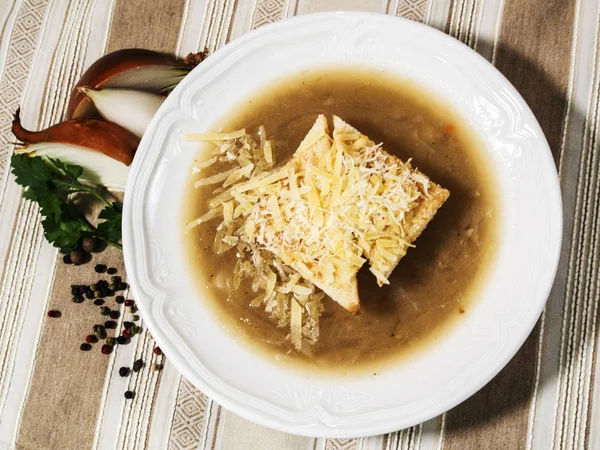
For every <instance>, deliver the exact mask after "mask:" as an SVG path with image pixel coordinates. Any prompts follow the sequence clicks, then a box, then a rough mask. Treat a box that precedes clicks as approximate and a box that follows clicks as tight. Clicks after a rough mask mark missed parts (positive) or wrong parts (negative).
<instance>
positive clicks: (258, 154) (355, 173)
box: [188, 118, 429, 349]
mask: <svg viewBox="0 0 600 450" xmlns="http://www.w3.org/2000/svg"><path fill="white" fill-rule="evenodd" d="M322 120H325V119H324V118H322ZM336 120H339V121H340V122H342V121H341V119H339V118H336ZM317 123H318V122H317ZM342 123H343V122H342ZM344 125H345V124H344ZM313 128H314V127H313ZM264 134H265V133H264V129H261V131H260V132H259V142H258V143H257V142H255V141H254V140H253V139H252V138H251V137H250V136H249V135H248V134H246V133H245V132H244V131H243V130H241V131H240V132H234V133H228V134H218V133H217V134H215V133H210V134H203V135H194V136H193V138H194V139H201V140H211V141H213V142H215V143H217V149H216V150H215V152H213V155H211V158H210V159H209V160H208V161H207V162H206V163H205V164H204V165H203V166H199V167H197V168H196V170H197V171H198V172H201V171H202V170H203V169H204V166H208V165H212V164H214V163H216V162H219V161H220V162H223V161H230V162H231V163H232V165H233V167H232V168H229V169H228V170H225V171H223V172H221V173H218V174H214V175H211V176H209V177H205V178H201V179H200V180H198V182H197V183H196V185H197V186H198V187H201V186H206V185H209V184H211V185H212V184H218V185H219V187H218V188H217V189H216V190H215V191H214V194H215V197H214V198H213V199H212V200H211V202H210V206H211V208H213V209H211V211H209V212H207V213H206V214H205V215H204V216H202V217H200V218H198V219H196V220H194V221H192V222H191V223H190V224H189V225H188V228H189V229H191V228H193V227H195V226H197V225H199V224H200V223H203V222H205V221H207V220H211V219H214V218H217V217H220V218H222V221H221V223H220V224H219V226H218V227H217V233H216V237H215V250H216V251H217V252H219V253H220V252H223V251H227V250H229V249H232V248H236V249H237V251H238V258H239V259H238V262H237V265H236V269H235V276H234V286H235V287H237V286H239V283H240V282H241V281H240V280H241V279H242V278H244V277H246V278H247V277H250V278H252V279H253V280H254V281H253V290H254V291H255V292H259V291H260V295H259V296H258V297H257V298H256V299H255V300H254V301H253V302H252V305H253V306H260V305H264V307H265V309H266V311H267V312H269V314H270V315H271V316H272V317H273V318H275V319H277V321H278V324H279V326H290V328H291V331H290V339H291V341H292V342H293V344H294V345H295V347H296V348H297V349H300V348H301V347H302V341H303V340H306V341H308V342H312V343H314V342H316V339H317V338H318V318H319V315H320V313H321V311H322V305H321V299H322V298H323V295H324V294H323V293H322V292H320V291H318V289H316V288H315V284H313V282H314V283H316V284H317V285H319V286H331V285H336V286H344V285H348V284H350V283H352V282H353V283H356V273H357V271H358V269H359V268H360V267H361V266H362V265H363V264H364V263H365V262H366V261H367V260H368V261H369V265H370V271H371V272H372V273H373V274H374V275H375V277H376V278H377V281H378V283H379V285H383V284H388V283H389V281H388V276H389V274H390V273H391V271H392V270H393V269H394V267H395V266H396V264H397V263H398V261H399V260H400V258H401V257H402V256H404V254H405V253H406V249H407V247H409V246H411V244H410V242H408V241H407V240H406V236H407V233H406V231H405V228H406V223H407V221H410V220H411V217H412V214H413V213H412V210H413V209H414V208H415V207H416V206H417V205H418V204H419V202H421V201H422V200H423V197H427V196H428V192H427V188H428V183H429V179H428V178H427V177H425V176H424V175H422V174H420V173H419V172H418V171H415V170H413V169H412V168H411V164H410V161H408V162H406V163H403V162H402V161H400V160H399V159H398V158H395V157H393V156H391V155H390V154H388V153H387V152H385V151H384V150H383V149H382V148H381V146H380V145H375V144H374V143H373V142H372V141H370V140H369V139H368V138H367V137H366V136H364V135H362V134H360V133H359V132H358V131H356V130H355V129H353V128H351V127H350V126H346V127H342V129H339V128H338V127H337V126H336V129H335V131H334V133H333V139H332V138H331V137H330V136H329V135H328V134H327V133H326V125H325V126H324V128H323V132H322V133H321V134H320V135H317V136H315V139H313V140H312V142H310V143H306V144H305V145H304V146H303V147H301V148H300V149H298V150H297V151H296V153H295V154H294V156H293V157H292V159H291V161H290V162H288V163H287V164H286V165H284V166H283V167H281V168H280V169H277V170H272V167H273V165H274V156H273V152H272V147H271V144H270V143H269V141H267V140H266V138H265V136H264ZM309 280H310V281H309ZM311 281H313V282H311Z"/></svg>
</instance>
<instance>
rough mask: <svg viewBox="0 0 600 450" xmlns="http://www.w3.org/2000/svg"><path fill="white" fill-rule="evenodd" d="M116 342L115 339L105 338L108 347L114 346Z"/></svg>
mask: <svg viewBox="0 0 600 450" xmlns="http://www.w3.org/2000/svg"><path fill="white" fill-rule="evenodd" d="M116 342H117V341H116V339H115V338H114V337H107V338H106V343H107V344H108V345H115V344H116Z"/></svg>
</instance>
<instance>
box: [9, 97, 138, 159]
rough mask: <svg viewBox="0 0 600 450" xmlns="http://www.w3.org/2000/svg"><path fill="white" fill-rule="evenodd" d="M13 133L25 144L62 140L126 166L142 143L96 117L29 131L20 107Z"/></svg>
mask: <svg viewBox="0 0 600 450" xmlns="http://www.w3.org/2000/svg"><path fill="white" fill-rule="evenodd" d="M12 132H13V134H14V135H15V136H16V138H17V139H19V140H20V141H21V142H22V143H23V144H24V146H25V147H28V146H30V145H32V144H39V143H42V142H48V143H62V144H68V145H73V146H75V147H84V148H88V149H90V150H95V151H98V152H100V153H104V154H105V155H106V156H109V157H111V158H113V159H116V160H117V161H120V162H122V163H123V164H125V165H126V166H128V165H130V164H131V161H133V155H134V153H135V150H136V149H137V146H138V144H139V143H140V140H139V138H138V137H137V136H136V135H134V134H133V133H131V132H130V131H128V130H126V129H125V128H123V127H121V126H120V125H117V124H116V123H112V122H105V121H103V120H95V119H71V120H67V121H65V122H61V123H58V124H56V125H53V126H51V127H49V128H46V129H45V130H41V131H29V130H27V129H25V128H23V126H22V125H21V117H20V109H17V111H16V112H15V117H14V119H13V122H12Z"/></svg>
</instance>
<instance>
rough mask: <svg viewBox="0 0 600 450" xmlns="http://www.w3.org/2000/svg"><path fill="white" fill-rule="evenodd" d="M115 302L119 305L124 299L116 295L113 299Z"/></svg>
mask: <svg viewBox="0 0 600 450" xmlns="http://www.w3.org/2000/svg"><path fill="white" fill-rule="evenodd" d="M115 302H117V303H118V304H119V305H120V304H122V303H124V302H125V297H123V296H122V295H117V296H116V297H115Z"/></svg>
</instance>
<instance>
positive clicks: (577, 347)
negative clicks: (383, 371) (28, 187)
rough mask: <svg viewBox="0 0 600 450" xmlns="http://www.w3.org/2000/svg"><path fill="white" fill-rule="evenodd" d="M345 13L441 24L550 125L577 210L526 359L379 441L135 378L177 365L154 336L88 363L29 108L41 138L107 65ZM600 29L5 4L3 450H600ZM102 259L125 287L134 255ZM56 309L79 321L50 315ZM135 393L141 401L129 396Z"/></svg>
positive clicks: (324, 6)
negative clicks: (43, 209) (287, 430)
mask: <svg viewBox="0 0 600 450" xmlns="http://www.w3.org/2000/svg"><path fill="white" fill-rule="evenodd" d="M338 9H354V10H364V11H377V12H381V13H387V14H395V15H399V16H403V17H407V18H409V19H412V20H416V21H420V22H424V23H427V24H429V25H430V26H433V27H436V28H439V29H440V30H443V31H445V32H446V33H448V34H450V35H452V36H454V37H456V38H457V39H459V40H461V41H462V42H464V43H465V44H467V45H469V46H471V47H472V48H474V49H475V50H477V51H478V52H479V53H480V54H481V55H483V57H485V58H486V59H488V60H489V61H491V62H492V63H493V64H495V65H496V67H498V69H500V71H501V72H502V73H504V75H506V77H507V78H508V79H509V80H510V81H511V82H512V83H513V84H514V85H515V86H516V87H517V89H518V90H519V91H520V92H521V94H522V95H523V97H524V98H525V99H526V100H527V102H528V103H529V105H530V106H531V108H532V109H533V111H534V113H535V115H536V116H537V118H538V120H539V121H540V123H541V125H542V128H543V129H544V131H545V133H546V136H547V137H548V141H549V142H550V146H551V148H552V152H553V154H554V158H555V161H556V165H557V167H558V171H559V173H560V179H561V185H562V189H563V198H564V215H565V225H564V243H563V252H562V257H561V263H560V268H559V271H558V276H557V279H556V283H555V285H554V288H553V290H552V293H551V295H550V299H549V303H548V306H547V308H546V310H545V312H544V314H543V316H542V318H541V320H540V321H539V324H538V326H537V327H536V328H535V330H534V332H533V333H532V335H531V336H530V338H529V339H528V340H527V342H526V343H525V344H524V345H523V348H521V350H520V351H519V353H518V354H517V356H515V358H514V359H513V360H512V361H511V362H510V364H509V365H508V366H507V367H506V368H505V369H504V370H503V371H502V372H501V373H500V374H499V375H498V376H497V377H496V378H495V379H494V380H493V381H492V382H491V383H490V384H489V385H488V386H486V387H485V388H484V389H482V390H481V392H479V393H478V394H476V395H475V396H473V397H472V398H471V399H469V400H467V401H466V402H465V403H463V404H462V405H460V406H458V407H457V408H455V409H453V410H452V411H449V412H448V413H446V414H444V415H442V416H440V417H437V418H435V419H433V420H431V421H429V422H426V423H423V424H422V425H419V426H416V427H413V428H411V429H408V430H403V431H399V432H396V433H392V434H389V435H385V436H376V437H371V438H365V439H313V438H306V437H298V436H292V435H287V434H283V433H280V432H276V431H273V430H269V429H266V428H263V427H260V426H258V425H255V424H253V423H250V422H248V421H246V420H244V419H242V418H240V417H238V416H236V415H234V414H232V413H230V412H228V411H227V410H225V409H224V408H222V407H220V406H219V405H218V404H216V403H215V402H213V401H212V400H211V399H209V398H207V397H206V396H205V395H203V394H202V393H201V392H199V391H198V390H196V389H195V388H194V387H193V386H192V385H191V384H190V383H189V382H187V381H186V380H185V379H183V378H182V377H181V375H179V374H178V373H177V371H176V370H175V369H174V367H173V366H172V365H170V364H169V362H168V360H167V361H165V363H164V364H165V368H164V370H162V371H160V372H151V371H150V370H148V365H147V366H146V367H145V368H144V369H142V370H141V371H140V372H138V373H136V374H135V376H133V377H129V378H121V377H119V376H118V375H117V373H116V371H117V370H118V368H119V367H120V366H122V365H131V362H132V361H133V360H134V359H135V358H138V357H140V356H141V357H142V358H144V360H145V361H147V362H151V361H154V360H155V359H160V358H159V357H157V356H152V348H153V341H152V338H151V336H150V335H149V334H147V333H145V334H144V333H142V334H141V335H140V336H139V337H137V338H136V339H135V340H134V342H133V343H132V345H128V346H123V347H120V348H119V349H118V350H117V351H116V352H114V353H113V354H112V355H111V356H110V357H106V356H104V355H101V354H100V352H98V351H94V352H89V353H85V354H83V353H82V352H80V350H79V343H80V342H81V337H82V336H85V335H86V334H87V333H88V332H89V328H90V323H91V322H90V321H93V320H94V319H90V315H91V314H92V313H93V309H92V308H93V307H92V306H91V305H74V304H73V303H71V296H70V285H71V284H73V283H75V284H77V283H90V282H91V281H93V280H94V279H95V278H94V276H95V274H94V272H93V265H91V264H88V265H86V266H80V267H78V268H75V267H73V266H66V265H64V264H62V263H61V262H59V259H58V258H57V253H56V251H55V250H54V249H53V248H52V247H50V246H49V245H48V244H46V243H45V242H44V239H43V236H42V232H41V228H40V221H39V218H38V211H37V208H36V207H35V206H34V205H32V204H31V203H29V202H26V201H24V200H22V199H21V189H20V188H19V187H18V186H17V185H16V184H15V183H14V182H13V180H12V179H11V176H10V175H9V167H8V166H9V158H10V155H11V153H12V152H13V145H12V144H11V142H12V141H13V137H12V135H11V133H10V121H11V116H12V114H13V112H14V111H15V110H16V108H17V107H18V106H19V105H20V106H21V107H22V111H23V121H24V123H25V125H27V126H29V127H32V128H36V127H37V128H43V127H46V126H48V125H49V124H53V123H55V122H57V121H59V120H60V119H61V117H63V114H64V111H65V107H66V102H67V95H68V93H69V91H70V88H71V86H72V85H73V84H74V83H75V81H76V80H77V79H78V77H79V76H80V75H81V73H82V71H83V70H85V68H86V67H87V66H89V65H90V64H91V63H92V62H93V61H94V60H95V59H97V58H98V57H99V56H101V55H102V54H103V53H105V52H108V51H112V50H116V49H119V48H123V47H145V48H151V49H156V50H162V51H167V52H174V53H177V54H180V55H185V54H187V53H188V52H193V51H197V50H199V49H203V48H205V47H206V48H208V49H209V50H211V51H214V50H215V49H218V48H219V47H221V46H223V45H225V44H226V43H227V42H229V41H231V40H234V39H236V38H238V37H239V36H240V35H242V34H244V33H246V32H248V31H250V30H252V29H254V28H257V27H260V26H262V25H264V24H267V23H270V22H273V21H276V20H280V19H282V18H285V17H289V16H292V15H295V14H306V13H311V12H317V11H324V10H338ZM599 17H600V7H599V3H598V0H363V1H359V0H327V1H319V0H197V1H192V0H155V1H151V0H146V1H144V0H1V1H0V33H1V34H0V142H1V145H0V274H1V277H0V448H7V449H12V448H18V449H65V450H66V449H88V448H101V449H113V448H119V449H120V448H127V449H144V448H149V449H163V448H169V449H177V450H181V449H195V448H201V449H205V448H206V449H218V448H222V449H298V450H310V449H332V450H333V449H337V450H342V449H344V450H350V449H352V450H354V449H356V450H358V449H363V450H370V449H373V450H375V449H377V450H379V449H390V450H392V449H423V450H430V449H438V448H440V449H459V450H462V449H525V448H533V449H544V450H545V449H558V448H565V449H566V448H593V449H600V364H598V363H597V355H598V342H599V340H598V328H599V327H598V321H597V318H598V300H599V297H600V286H599V281H600V280H599V277H600V271H599V266H598V264H599V261H600V258H599V251H600V237H599V233H600V220H599V208H600V174H599V168H600V146H599V143H598V142H599V140H598V139H599V133H600V127H599V114H600V109H599V92H600V89H599V82H600V71H599V67H598V66H599V62H600V60H599V56H598V50H599V49H600V47H599V42H598V38H599ZM98 258H99V259H101V260H102V262H104V263H106V264H108V265H111V266H114V267H116V268H118V269H119V271H120V272H122V270H123V263H122V257H121V255H120V254H119V253H118V252H117V251H110V250H109V251H106V252H104V253H103V254H102V255H101V256H99V257H98ZM53 308H54V309H60V310H61V311H62V313H63V317H62V318H60V319H50V318H48V317H47V315H46V311H47V310H49V309H53ZM94 314H97V313H94ZM128 388H130V389H132V390H134V391H135V392H136V397H135V398H134V399H133V400H131V401H125V400H124V399H123V392H124V391H125V390H126V389H128ZM594 399H595V401H594Z"/></svg>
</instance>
